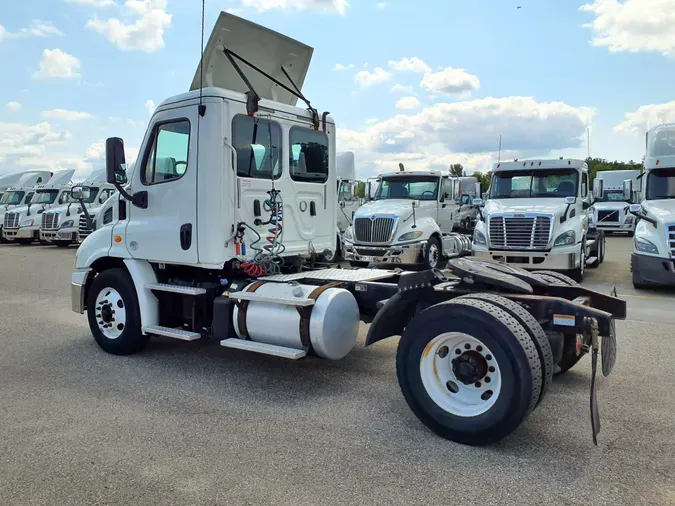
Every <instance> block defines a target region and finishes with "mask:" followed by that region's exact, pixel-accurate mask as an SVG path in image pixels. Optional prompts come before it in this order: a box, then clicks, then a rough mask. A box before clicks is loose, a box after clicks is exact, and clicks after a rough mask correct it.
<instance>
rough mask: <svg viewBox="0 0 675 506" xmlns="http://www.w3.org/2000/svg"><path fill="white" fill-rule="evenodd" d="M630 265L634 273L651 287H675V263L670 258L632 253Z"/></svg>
mask: <svg viewBox="0 0 675 506" xmlns="http://www.w3.org/2000/svg"><path fill="white" fill-rule="evenodd" d="M630 265H631V270H632V271H633V273H634V274H635V273H637V274H638V276H639V277H640V278H641V279H642V280H643V281H644V282H646V283H648V284H650V285H658V286H675V261H673V260H671V259H670V258H661V257H652V256H647V255H638V254H635V253H631V256H630Z"/></svg>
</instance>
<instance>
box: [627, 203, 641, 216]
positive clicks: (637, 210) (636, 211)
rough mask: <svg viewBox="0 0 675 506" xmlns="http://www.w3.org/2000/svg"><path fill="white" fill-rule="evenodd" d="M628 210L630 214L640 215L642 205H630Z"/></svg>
mask: <svg viewBox="0 0 675 506" xmlns="http://www.w3.org/2000/svg"><path fill="white" fill-rule="evenodd" d="M628 210H629V211H630V214H635V215H637V214H640V213H642V204H631V205H630V207H629V208H628Z"/></svg>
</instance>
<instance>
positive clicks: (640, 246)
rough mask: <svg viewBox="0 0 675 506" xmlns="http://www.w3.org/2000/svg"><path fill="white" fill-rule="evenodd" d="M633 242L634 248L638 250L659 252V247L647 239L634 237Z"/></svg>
mask: <svg viewBox="0 0 675 506" xmlns="http://www.w3.org/2000/svg"><path fill="white" fill-rule="evenodd" d="M633 244H634V245H635V249H636V250H638V251H644V252H645V253H656V254H658V253H659V249H658V248H657V247H656V245H655V244H654V243H653V242H651V241H648V240H647V239H642V238H637V237H636V238H635V241H634V243H633Z"/></svg>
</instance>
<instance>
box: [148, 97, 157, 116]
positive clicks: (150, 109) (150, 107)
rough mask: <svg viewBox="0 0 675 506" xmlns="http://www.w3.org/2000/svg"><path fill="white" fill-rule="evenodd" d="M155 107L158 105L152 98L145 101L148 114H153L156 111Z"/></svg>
mask: <svg viewBox="0 0 675 506" xmlns="http://www.w3.org/2000/svg"><path fill="white" fill-rule="evenodd" d="M155 109H157V106H156V105H155V102H154V101H152V100H146V101H145V110H146V111H147V112H148V116H152V113H154V112H155Z"/></svg>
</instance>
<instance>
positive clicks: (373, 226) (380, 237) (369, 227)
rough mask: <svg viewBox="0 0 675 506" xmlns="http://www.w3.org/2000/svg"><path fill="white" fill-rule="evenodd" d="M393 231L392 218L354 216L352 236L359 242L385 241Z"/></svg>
mask: <svg viewBox="0 0 675 506" xmlns="http://www.w3.org/2000/svg"><path fill="white" fill-rule="evenodd" d="M393 232H394V218H375V219H374V220H372V219H370V218H356V219H355V220H354V236H355V239H356V240H357V241H359V242H365V243H387V242H389V241H390V240H391V236H392V233H393Z"/></svg>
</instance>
